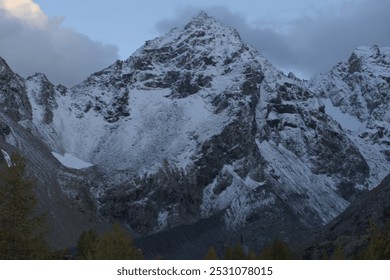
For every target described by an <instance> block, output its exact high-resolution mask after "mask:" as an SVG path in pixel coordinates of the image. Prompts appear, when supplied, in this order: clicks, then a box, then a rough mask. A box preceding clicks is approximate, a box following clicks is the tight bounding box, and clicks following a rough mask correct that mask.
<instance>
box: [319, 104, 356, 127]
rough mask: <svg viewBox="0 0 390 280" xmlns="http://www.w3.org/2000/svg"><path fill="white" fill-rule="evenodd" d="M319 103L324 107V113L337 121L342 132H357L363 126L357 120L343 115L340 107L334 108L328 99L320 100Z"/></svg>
mask: <svg viewBox="0 0 390 280" xmlns="http://www.w3.org/2000/svg"><path fill="white" fill-rule="evenodd" d="M321 101H322V103H323V104H324V105H325V112H326V113H327V114H328V115H329V116H331V117H332V118H333V119H334V120H335V121H337V122H338V123H339V124H340V125H341V127H342V128H343V129H344V130H350V131H358V130H359V129H360V128H362V127H363V126H364V124H363V123H362V122H360V121H359V120H358V119H357V118H355V117H353V116H351V115H348V114H345V113H343V112H342V111H341V110H340V107H336V106H334V105H333V104H332V101H331V100H330V99H328V98H327V99H322V100H321Z"/></svg>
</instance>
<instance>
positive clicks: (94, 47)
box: [0, 9, 118, 86]
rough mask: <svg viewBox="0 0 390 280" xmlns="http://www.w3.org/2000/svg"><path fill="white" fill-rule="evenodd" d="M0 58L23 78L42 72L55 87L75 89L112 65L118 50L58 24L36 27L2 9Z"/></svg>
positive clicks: (55, 22) (0, 16) (51, 21)
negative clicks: (77, 85)
mask: <svg viewBox="0 0 390 280" xmlns="http://www.w3.org/2000/svg"><path fill="white" fill-rule="evenodd" d="M0 56H1V57H3V58H4V59H5V60H6V61H7V63H8V64H9V65H10V67H11V68H12V69H13V70H14V71H15V72H17V73H18V74H20V75H22V76H28V75H32V74H34V73H35V72H42V73H44V74H46V76H47V77H48V78H49V80H50V81H52V82H53V83H55V84H57V83H61V84H64V85H66V86H72V85H75V84H76V83H79V82H81V81H82V80H83V79H85V78H86V77H87V76H88V75H90V74H91V73H93V72H95V71H97V70H100V69H102V68H104V67H107V66H108V65H110V64H112V63H113V62H114V61H115V60H116V59H117V57H118V49H117V47H115V46H108V45H103V44H101V43H98V42H94V41H92V40H91V39H89V38H88V37H87V36H85V35H82V34H80V33H77V32H75V31H73V30H71V29H67V28H63V27H61V25H60V22H59V21H55V20H52V19H51V20H49V21H48V24H47V25H45V26H44V27H36V26H35V27H34V26H31V25H28V24H27V23H25V22H23V21H21V20H19V19H16V18H13V17H10V16H8V14H7V11H5V10H2V9H0Z"/></svg>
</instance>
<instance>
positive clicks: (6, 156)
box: [1, 149, 12, 167]
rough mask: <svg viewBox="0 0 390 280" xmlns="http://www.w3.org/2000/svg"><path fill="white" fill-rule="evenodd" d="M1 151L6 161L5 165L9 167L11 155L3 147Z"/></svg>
mask: <svg viewBox="0 0 390 280" xmlns="http://www.w3.org/2000/svg"><path fill="white" fill-rule="evenodd" d="M1 153H2V154H3V157H4V159H5V161H6V163H7V166H8V167H11V166H12V160H11V156H10V155H9V154H8V153H7V152H6V151H4V150H3V149H2V150H1Z"/></svg>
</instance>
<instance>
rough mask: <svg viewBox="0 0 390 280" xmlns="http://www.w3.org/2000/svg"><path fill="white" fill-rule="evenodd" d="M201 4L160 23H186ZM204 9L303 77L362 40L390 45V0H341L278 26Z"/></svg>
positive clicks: (217, 9) (330, 63)
mask: <svg viewBox="0 0 390 280" xmlns="http://www.w3.org/2000/svg"><path fill="white" fill-rule="evenodd" d="M199 10H200V9H198V8H194V7H188V8H186V9H183V10H180V11H178V16H177V17H176V18H173V19H164V20H162V21H160V22H159V23H158V24H157V26H156V27H157V29H158V30H159V31H160V32H166V31H167V30H168V29H169V28H170V27H173V26H177V25H182V24H185V23H186V22H187V21H188V20H189V19H190V18H191V17H192V16H194V15H195V14H197V13H198V12H199ZM204 10H205V11H206V12H207V13H209V14H210V15H211V16H214V17H215V18H217V19H219V20H221V21H222V22H224V23H225V24H227V25H228V26H230V27H233V28H235V29H237V30H238V31H239V33H240V34H241V37H242V39H243V40H244V41H245V42H247V43H248V44H250V45H251V46H253V47H254V48H256V49H257V50H258V51H259V52H260V53H261V54H263V55H264V56H265V57H266V58H267V59H268V60H269V61H270V62H271V63H273V64H274V65H275V66H276V67H278V68H280V69H282V70H285V71H290V70H292V71H293V72H296V73H297V74H298V76H301V77H309V76H311V75H313V74H315V73H319V72H324V71H328V70H329V69H330V68H331V67H332V66H333V65H335V64H336V63H337V62H339V61H341V60H344V59H346V58H348V56H349V55H350V54H351V52H352V51H353V50H354V49H355V48H356V47H358V46H363V45H366V46H371V45H374V44H377V45H379V46H390V17H389V16H388V11H390V1H388V0H377V1H368V0H364V1H353V2H352V1H344V2H339V3H338V4H335V5H334V6H333V7H332V9H329V10H326V11H320V12H318V14H317V15H312V16H310V17H309V16H301V17H298V18H296V19H294V20H292V21H290V22H289V23H288V25H287V26H280V28H278V29H272V28H270V26H272V25H274V26H277V25H278V23H277V22H275V23H274V24H272V23H271V24H267V26H261V25H256V26H254V25H253V24H252V25H250V24H249V23H248V22H247V21H246V18H245V17H244V16H242V15H240V14H234V13H232V12H230V11H229V10H228V9H226V8H223V7H211V8H210V7H209V8H204ZM258 23H261V19H259V20H258ZM278 30H279V31H278ZM280 30H284V31H283V32H281V31H280Z"/></svg>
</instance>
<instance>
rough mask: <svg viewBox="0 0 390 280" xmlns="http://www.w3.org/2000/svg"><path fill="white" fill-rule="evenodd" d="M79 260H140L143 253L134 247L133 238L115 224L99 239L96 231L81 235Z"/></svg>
mask: <svg viewBox="0 0 390 280" xmlns="http://www.w3.org/2000/svg"><path fill="white" fill-rule="evenodd" d="M78 250H79V258H80V259H92V260H140V259H143V255H142V252H141V251H140V250H139V249H137V248H136V247H135V246H134V245H133V240H132V238H131V237H130V236H129V235H128V234H127V233H126V232H125V231H124V230H123V228H122V227H121V226H120V225H119V224H117V223H115V224H113V226H112V228H111V229H110V230H109V231H106V232H105V233H104V234H103V235H102V236H100V237H98V235H97V234H96V232H95V231H93V230H89V231H86V232H84V233H83V234H81V236H80V238H79V242H78Z"/></svg>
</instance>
